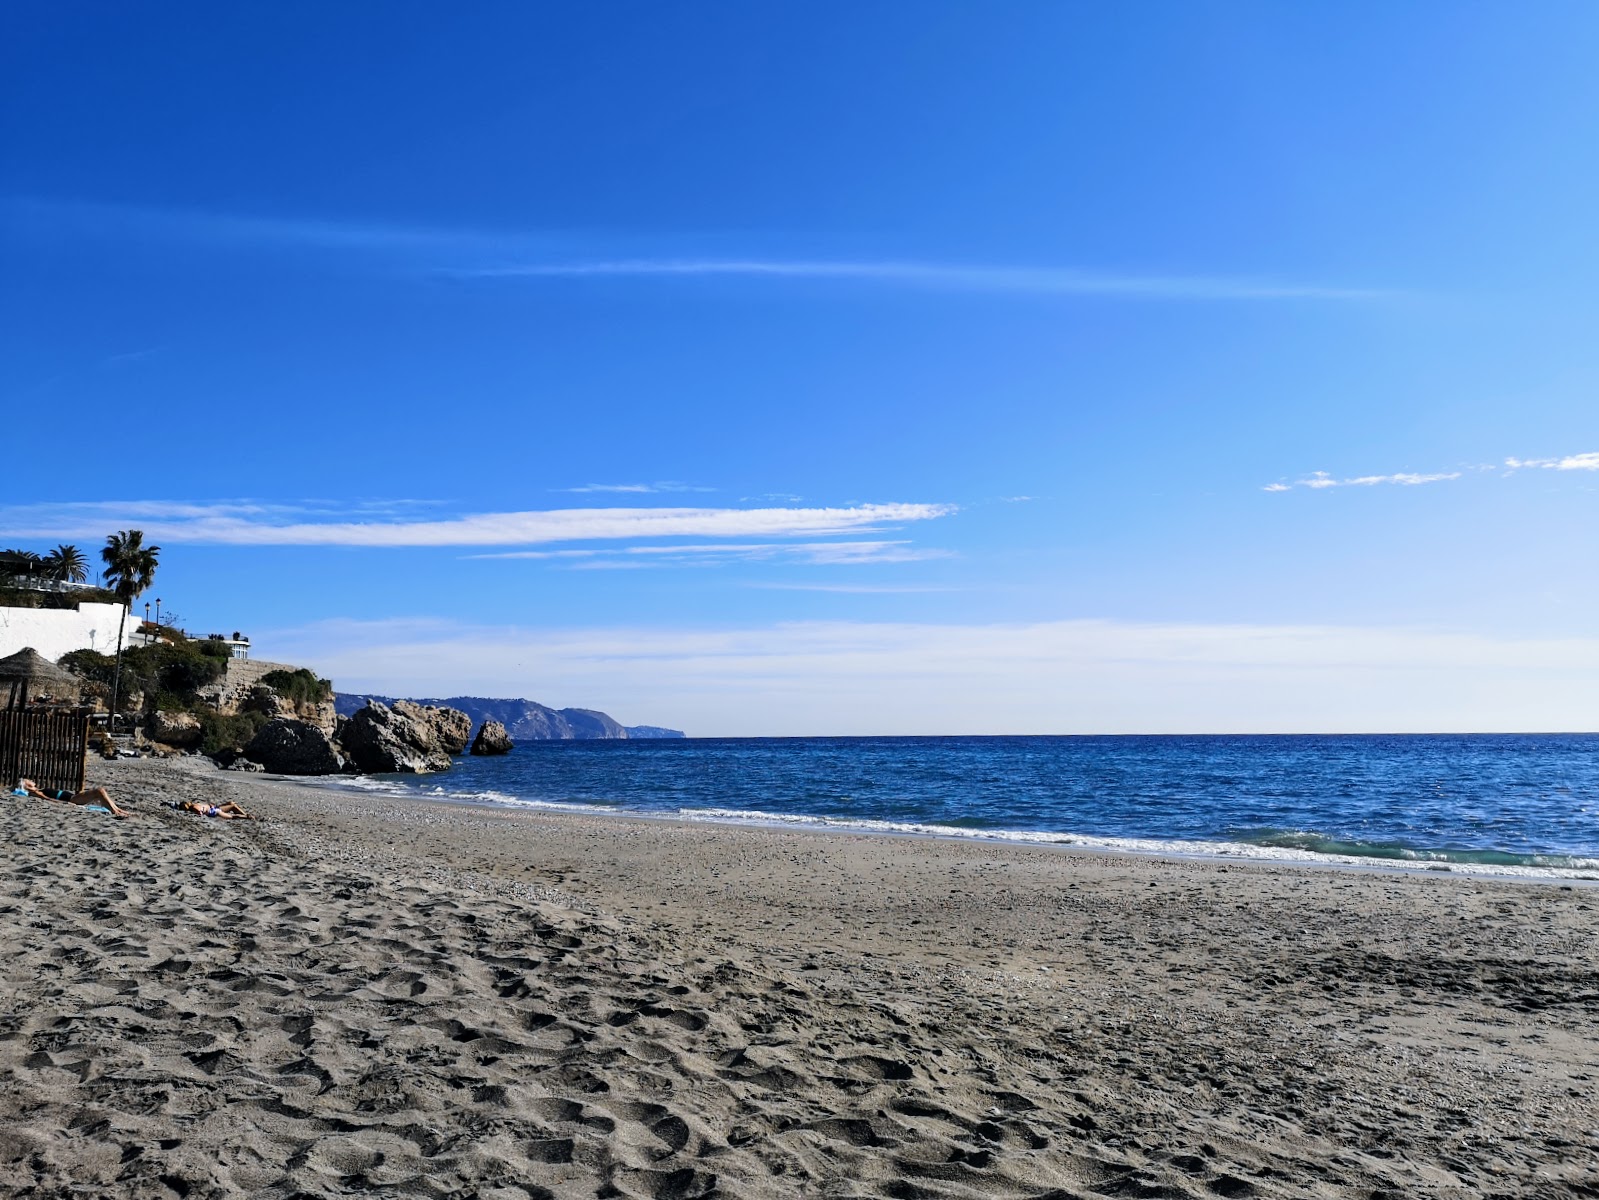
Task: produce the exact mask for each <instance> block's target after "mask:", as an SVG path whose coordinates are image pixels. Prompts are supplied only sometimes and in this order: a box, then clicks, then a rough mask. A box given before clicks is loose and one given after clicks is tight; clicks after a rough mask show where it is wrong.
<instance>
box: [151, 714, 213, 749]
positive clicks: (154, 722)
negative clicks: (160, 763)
mask: <svg viewBox="0 0 1599 1200" xmlns="http://www.w3.org/2000/svg"><path fill="white" fill-rule="evenodd" d="M204 733H205V731H204V730H203V729H201V728H200V718H199V717H197V716H195V715H194V714H193V713H186V712H162V711H160V710H157V712H156V714H155V716H153V717H151V718H150V738H151V740H152V741H157V742H160V743H161V744H162V745H163V746H174V747H176V748H178V749H179V750H192V749H194V748H195V747H196V746H198V745H199V744H200V739H201V738H202V737H203V736H204Z"/></svg>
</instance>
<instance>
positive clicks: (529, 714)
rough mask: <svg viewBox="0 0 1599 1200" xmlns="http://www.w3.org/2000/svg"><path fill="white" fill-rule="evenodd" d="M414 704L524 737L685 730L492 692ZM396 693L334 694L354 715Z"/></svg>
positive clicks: (340, 708)
mask: <svg viewBox="0 0 1599 1200" xmlns="http://www.w3.org/2000/svg"><path fill="white" fill-rule="evenodd" d="M403 698H404V699H408V700H411V702H412V703H414V704H421V705H432V706H434V707H435V708H453V709H456V710H457V711H459V712H464V713H465V714H466V715H467V716H469V717H471V718H472V723H473V724H474V725H479V726H481V725H482V724H483V723H484V722H487V721H498V722H499V723H500V724H501V725H504V726H505V732H506V733H508V734H509V735H510V736H511V737H512V738H514V739H515V740H517V741H519V742H550V741H587V740H590V739H599V738H633V739H639V738H680V737H686V736H688V735H687V734H685V733H684V732H683V731H682V730H681V729H663V728H662V727H661V726H659V725H623V724H622V723H621V722H620V721H618V720H616V719H615V718H614V717H612V716H610V715H609V714H607V713H602V712H597V711H595V710H594V709H590V708H550V707H549V706H548V705H544V704H540V703H538V702H537V701H536V700H524V699H520V698H516V699H496V698H493V697H488V696H446V697H444V698H442V699H440V698H438V697H410V696H407V697H403ZM395 699H396V697H393V696H379V695H373V694H360V693H355V692H338V693H335V695H334V697H333V705H334V709H335V711H336V712H337V713H338V714H339V716H341V717H348V716H353V715H354V714H355V713H356V712H358V711H359V710H360V709H362V708H364V707H365V706H366V705H367V704H368V703H369V702H370V701H373V700H376V701H378V702H379V703H380V704H387V705H393V703H394V701H395Z"/></svg>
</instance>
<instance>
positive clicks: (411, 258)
mask: <svg viewBox="0 0 1599 1200" xmlns="http://www.w3.org/2000/svg"><path fill="white" fill-rule="evenodd" d="M0 221H3V222H4V223H5V224H7V225H9V226H11V227H13V228H16V229H18V230H19V231H21V232H23V233H26V234H46V235H49V236H57V237H59V236H66V237H74V238H81V239H96V240H101V241H127V240H138V241H143V242H150V241H158V240H159V241H165V242H174V243H176V242H182V243H188V244H192V245H199V246H209V247H213V248H218V249H220V248H229V249H242V250H253V249H268V250H282V249H301V250H306V251H311V252H317V253H323V254H347V255H380V256H384V257H385V258H387V259H389V260H391V261H395V260H398V261H399V262H401V263H403V264H404V266H405V267H406V268H407V269H410V270H413V271H418V272H424V273H427V274H430V275H434V276H439V277H452V278H456V279H482V280H488V279H496V278H498V279H529V280H531V279H546V280H582V279H591V280H592V279H632V280H643V279H658V280H691V279H708V278H715V277H721V278H739V279H748V280H767V281H773V282H780V281H794V280H812V281H832V282H836V283H841V284H852V285H872V286H879V287H897V288H915V289H920V290H926V291H944V292H951V293H979V294H1006V295H1016V296H1029V295H1031V296H1039V297H1050V296H1098V297H1105V298H1111V299H1116V298H1119V299H1125V300H1159V301H1193V302H1216V301H1222V302H1226V301H1232V302H1263V301H1264V302H1271V301H1311V302H1333V303H1351V302H1352V303H1369V302H1374V301H1385V300H1393V299H1396V298H1398V297H1400V296H1401V295H1403V294H1404V293H1400V292H1396V291H1394V290H1391V289H1384V288H1371V287H1355V286H1345V285H1342V284H1326V283H1321V282H1302V281H1292V280H1290V281H1284V280H1278V279H1269V278H1256V277H1250V276H1232V275H1225V274H1222V275H1211V274H1196V275H1186V274H1171V273H1168V272H1162V271H1149V272H1140V271H1106V270H1097V269H1093V268H1080V267H1071V266H1058V265H1037V264H1025V263H1024V264H1019V265H1018V264H985V263H947V262H936V261H923V260H916V259H891V258H882V259H876V258H866V259H837V258H831V257H826V256H819V257H803V258H802V257H794V258H789V257H778V256H773V255H770V254H768V253H759V252H756V253H750V254H747V255H745V254H739V255H725V256H724V255H714V256H704V255H694V254H689V255H684V254H681V253H672V252H670V251H669V250H667V249H666V247H667V246H668V245H670V244H675V246H676V247H678V248H681V247H682V246H683V245H684V244H685V238H684V237H683V236H681V235H676V236H674V235H671V234H663V235H661V236H659V237H657V238H655V239H654V242H655V243H656V246H655V248H652V249H650V250H649V251H648V252H645V253H624V254H618V253H617V242H616V240H615V239H611V240H610V243H609V245H601V244H600V243H599V239H596V238H595V237H594V236H593V235H585V234H578V233H575V232H572V231H567V230H531V231H529V230H479V229H448V228H437V227H426V226H414V225H404V224H397V223H384V222H380V221H329V220H317V219H304V218H301V219H289V218H281V217H254V216H243V215H238V214H228V213H214V212H201V211H192V210H180V209H150V208H139V207H134V206H123V205H114V204H96V203H81V202H63V201H52V200H41V199H37V198H26V197H11V198H3V197H0ZM633 245H634V247H637V246H639V245H640V242H639V241H638V240H637V239H635V240H634V242H633Z"/></svg>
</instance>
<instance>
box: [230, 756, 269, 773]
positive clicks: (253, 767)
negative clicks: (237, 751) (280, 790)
mask: <svg viewBox="0 0 1599 1200" xmlns="http://www.w3.org/2000/svg"><path fill="white" fill-rule="evenodd" d="M227 770H229V771H265V770H266V768H265V767H263V766H262V765H261V764H260V763H258V762H251V761H250V760H249V759H247V758H236V759H234V760H233V765H232V766H230V767H228V768H227Z"/></svg>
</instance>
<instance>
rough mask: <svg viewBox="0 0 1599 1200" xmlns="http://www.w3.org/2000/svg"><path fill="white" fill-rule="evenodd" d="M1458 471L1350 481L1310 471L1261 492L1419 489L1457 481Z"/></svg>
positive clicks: (1373, 477) (1407, 473)
mask: <svg viewBox="0 0 1599 1200" xmlns="http://www.w3.org/2000/svg"><path fill="white" fill-rule="evenodd" d="M1460 476H1461V472H1459V471H1439V472H1436V473H1434V474H1430V475H1418V474H1415V473H1412V472H1408V471H1401V472H1399V473H1398V474H1395V475H1356V476H1354V477H1353V478H1351V479H1336V478H1334V477H1333V476H1331V475H1329V474H1328V473H1327V472H1326V471H1312V472H1311V473H1310V475H1309V476H1308V477H1307V478H1304V479H1299V480H1296V481H1295V482H1293V483H1268V484H1267V485H1266V486H1265V487H1264V488H1262V489H1261V490H1262V491H1266V492H1287V491H1292V490H1293V489H1294V488H1296V487H1302V488H1310V489H1311V490H1312V491H1324V490H1326V489H1327V488H1339V487H1379V486H1381V485H1383V484H1394V485H1397V486H1399V487H1419V486H1420V485H1422V484H1424V483H1442V482H1444V481H1446V480H1450V479H1459V478H1460Z"/></svg>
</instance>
